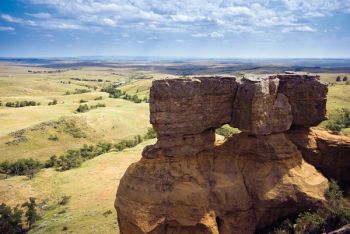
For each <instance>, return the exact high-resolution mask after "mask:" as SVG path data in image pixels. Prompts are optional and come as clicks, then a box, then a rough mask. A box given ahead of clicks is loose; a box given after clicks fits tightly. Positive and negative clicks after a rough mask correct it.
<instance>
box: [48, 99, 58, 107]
mask: <svg viewBox="0 0 350 234" xmlns="http://www.w3.org/2000/svg"><path fill="white" fill-rule="evenodd" d="M56 104H57V100H56V99H53V100H52V102H49V106H52V105H56Z"/></svg>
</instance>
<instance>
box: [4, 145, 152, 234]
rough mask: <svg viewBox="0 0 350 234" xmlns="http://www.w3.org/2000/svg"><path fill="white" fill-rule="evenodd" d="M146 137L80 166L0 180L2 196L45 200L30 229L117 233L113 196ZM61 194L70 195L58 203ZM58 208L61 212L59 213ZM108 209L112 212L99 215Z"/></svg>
mask: <svg viewBox="0 0 350 234" xmlns="http://www.w3.org/2000/svg"><path fill="white" fill-rule="evenodd" d="M154 141H155V140H149V141H146V142H143V143H142V144H139V145H138V146H136V147H134V148H131V149H126V150H124V151H122V152H118V153H116V152H112V153H107V154H104V155H101V156H98V157H96V158H94V159H91V160H89V161H86V162H84V163H83V165H82V166H81V167H80V168H77V169H72V170H69V171H64V172H57V171H55V170H53V169H44V170H42V171H41V172H39V173H38V174H37V175H36V176H35V177H34V178H33V179H32V180H29V179H27V178H26V177H24V176H16V177H11V178H8V179H5V180H0V194H2V195H3V196H2V200H3V201H4V202H5V203H7V204H10V205H15V204H16V203H22V202H23V201H25V200H26V199H27V198H28V197H30V196H32V197H36V198H37V201H38V203H39V204H40V203H42V202H43V201H46V204H45V205H44V207H45V209H40V213H41V215H42V218H43V219H42V220H40V221H39V222H38V223H37V225H36V227H35V228H34V229H33V230H32V231H31V233H61V230H62V228H63V226H67V227H68V230H69V231H73V232H75V233H118V228H117V225H116V220H117V219H116V212H115V210H114V206H113V204H114V198H115V193H116V189H117V186H118V183H119V180H120V178H121V177H122V175H123V174H124V172H125V170H126V168H127V167H128V166H129V165H130V164H131V163H133V162H135V161H138V160H139V159H140V157H141V151H142V149H143V147H144V146H145V145H148V144H153V143H154ZM63 196H70V197H71V198H70V200H69V202H68V203H67V205H65V206H61V205H58V204H57V203H58V201H59V200H60V199H61V198H62V197H63ZM62 210H66V211H65V213H63V214H59V213H60V212H61V211H62ZM108 210H111V211H112V214H110V215H107V216H105V215H103V213H105V212H106V211H108Z"/></svg>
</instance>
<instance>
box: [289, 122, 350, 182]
mask: <svg viewBox="0 0 350 234" xmlns="http://www.w3.org/2000/svg"><path fill="white" fill-rule="evenodd" d="M287 136H288V138H289V139H290V140H291V141H293V143H294V144H295V145H297V146H298V149H299V150H300V151H301V152H302V154H303V157H304V159H305V160H306V161H307V162H308V163H310V164H312V165H314V166H315V167H316V168H317V170H319V171H320V172H322V174H324V175H325V176H326V177H327V178H333V179H335V180H336V181H338V182H339V183H340V184H341V185H343V186H344V187H347V186H350V137H349V136H344V135H334V134H330V133H328V132H326V131H319V130H311V129H308V128H301V129H300V128H299V129H291V130H290V131H288V132H287Z"/></svg>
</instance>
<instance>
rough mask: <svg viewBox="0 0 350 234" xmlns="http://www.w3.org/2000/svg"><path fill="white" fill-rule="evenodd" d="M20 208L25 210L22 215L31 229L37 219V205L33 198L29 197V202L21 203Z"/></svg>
mask: <svg viewBox="0 0 350 234" xmlns="http://www.w3.org/2000/svg"><path fill="white" fill-rule="evenodd" d="M22 207H25V208H27V211H26V213H25V214H24V216H25V217H26V219H27V224H28V227H29V229H31V228H32V226H33V224H34V223H35V222H36V221H37V220H38V219H39V215H38V213H37V212H36V207H37V204H36V203H35V198H34V197H30V198H29V202H25V203H23V205H22Z"/></svg>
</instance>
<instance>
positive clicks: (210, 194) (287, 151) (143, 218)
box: [116, 133, 328, 234]
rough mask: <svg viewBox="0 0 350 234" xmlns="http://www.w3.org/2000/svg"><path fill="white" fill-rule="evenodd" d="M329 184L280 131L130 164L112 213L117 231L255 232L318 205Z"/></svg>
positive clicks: (230, 140)
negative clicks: (211, 148)
mask: <svg viewBox="0 0 350 234" xmlns="http://www.w3.org/2000/svg"><path fill="white" fill-rule="evenodd" d="M327 186H328V183H327V179H325V178H324V177H323V176H322V175H321V174H319V173H318V172H317V171H316V169H315V168H314V167H313V166H311V165H309V164H307V163H305V162H304V160H303V159H302V155H301V153H300V152H299V151H298V150H297V147H296V146H295V145H294V144H293V143H292V142H291V141H290V140H288V139H287V138H286V136H285V134H284V133H280V134H273V135H269V136H258V137H254V136H249V135H247V134H246V133H240V134H238V135H236V136H234V137H233V138H231V139H229V140H228V141H226V142H224V143H223V144H221V145H218V146H216V147H215V148H214V149H213V150H211V151H206V152H202V153H199V154H197V155H195V156H192V157H174V158H169V157H164V156H163V157H157V158H155V159H142V160H141V161H139V162H137V163H136V164H133V165H132V166H130V167H129V169H128V170H127V172H126V173H125V175H124V177H123V178H122V180H121V182H120V185H119V188H118V193H117V199H116V209H117V212H118V221H119V226H120V230H121V232H122V233H133V234H137V233H254V231H255V230H256V228H262V227H264V226H266V225H269V224H271V223H272V222H274V221H275V220H276V219H278V218H280V217H283V216H286V215H288V214H292V213H293V212H295V211H298V210H303V209H305V208H310V207H312V206H316V205H317V204H318V203H319V202H321V201H322V200H323V199H324V197H323V193H324V192H325V190H326V189H327Z"/></svg>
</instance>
